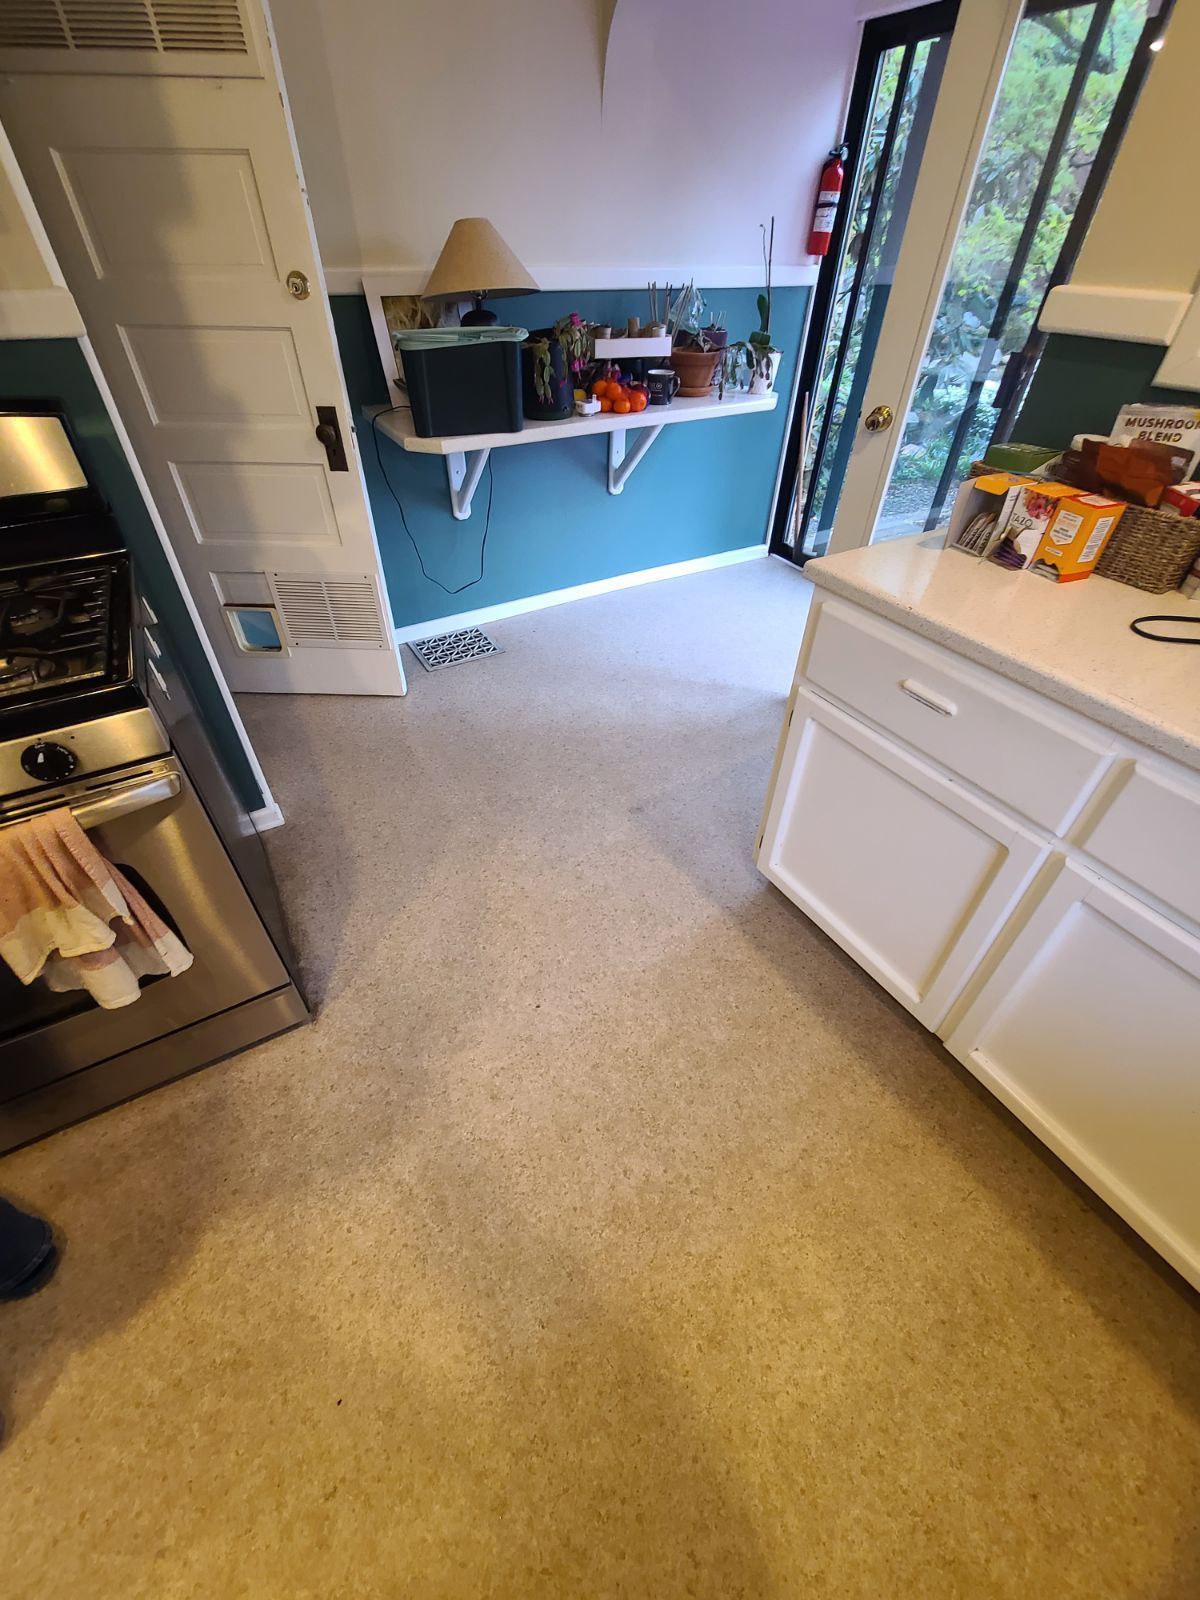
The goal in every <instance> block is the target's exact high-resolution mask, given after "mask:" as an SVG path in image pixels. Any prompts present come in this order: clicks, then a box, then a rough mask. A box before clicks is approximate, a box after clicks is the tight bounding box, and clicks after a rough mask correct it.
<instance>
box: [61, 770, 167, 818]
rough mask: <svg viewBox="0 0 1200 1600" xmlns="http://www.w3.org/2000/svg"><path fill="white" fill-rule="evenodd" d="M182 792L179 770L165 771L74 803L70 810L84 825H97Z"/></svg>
mask: <svg viewBox="0 0 1200 1600" xmlns="http://www.w3.org/2000/svg"><path fill="white" fill-rule="evenodd" d="M178 793H179V775H178V773H174V772H168V773H164V774H163V776H162V777H159V778H151V780H150V782H149V783H135V784H131V785H130V786H129V787H128V788H126V789H116V790H114V791H113V792H112V793H110V794H106V795H103V796H101V797H100V799H98V800H88V801H85V802H84V804H83V805H78V806H72V807H71V813H72V815H73V816H74V818H75V821H76V822H77V823H78V824H79V826H80V827H81V828H97V827H99V826H100V824H101V823H104V822H115V821H116V819H117V818H118V817H127V816H129V815H130V813H131V812H134V811H144V810H145V809H146V807H147V806H157V805H161V804H162V803H163V801H164V800H174V798H175V796H176V795H177V794H178Z"/></svg>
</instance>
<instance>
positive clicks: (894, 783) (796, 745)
mask: <svg viewBox="0 0 1200 1600" xmlns="http://www.w3.org/2000/svg"><path fill="white" fill-rule="evenodd" d="M1045 855H1046V846H1045V845H1044V844H1043V843H1042V842H1041V841H1040V840H1039V839H1038V838H1037V837H1036V836H1035V835H1033V834H1032V833H1030V832H1027V831H1026V830H1025V829H1024V828H1023V827H1022V826H1021V824H1020V823H1018V822H1017V821H1016V820H1015V819H1014V818H1012V817H1010V816H1008V815H1006V814H1005V813H1004V812H1003V811H1001V810H1000V809H999V808H997V807H995V806H991V805H989V804H987V803H986V802H984V801H982V800H980V799H978V798H976V797H975V796H973V795H971V794H969V793H968V792H967V791H966V790H965V789H964V788H963V787H962V785H961V784H956V783H954V782H953V781H951V780H950V779H948V778H946V777H943V776H942V775H941V774H940V773H939V772H937V771H936V770H935V769H934V768H933V767H931V766H929V765H927V764H925V763H923V762H921V761H918V760H917V759H915V758H914V757H912V756H911V755H909V754H908V753H907V752H905V751H902V750H900V749H899V748H898V747H897V746H895V745H893V744H892V743H891V741H890V740H888V739H886V738H884V737H883V736H882V735H880V734H878V733H876V732H875V731H874V730H873V729H871V728H868V727H866V726H865V725H864V724H863V723H861V722H859V721H858V720H857V719H856V718H853V717H850V716H847V715H846V714H845V713H844V712H842V711H840V710H838V709H837V708H835V707H834V706H831V705H829V704H828V703H827V702H825V701H824V700H822V699H820V698H819V697H818V696H816V695H813V694H811V693H809V692H808V691H806V690H804V689H800V690H798V691H797V694H796V697H795V702H794V709H793V715H792V722H791V726H790V728H789V729H788V734H787V739H786V742H785V747H784V751H783V754H782V758H781V763H780V777H779V781H778V782H777V783H776V786H775V791H774V794H773V798H772V802H771V805H770V807H769V810H768V814H767V819H766V826H765V830H764V834H763V839H762V844H761V847H760V851H759V866H760V868H761V869H762V871H763V872H764V873H765V874H766V875H767V877H769V878H770V879H771V880H772V881H773V882H774V883H776V884H777V885H778V886H779V888H781V889H782V890H783V892H784V893H785V894H786V895H787V896H788V897H789V898H790V899H792V900H794V901H795V902H796V904H797V905H798V906H800V907H801V909H802V910H804V911H805V912H806V913H807V914H808V916H809V917H811V918H812V920H813V921H814V922H815V923H817V924H818V926H819V927H821V928H823V929H824V930H825V932H826V933H828V934H829V935H830V937H831V938H833V939H835V940H836V941H837V942H838V944H840V945H841V946H842V948H843V949H845V950H847V951H848V952H849V953H850V954H851V955H852V956H854V958H855V959H856V960H857V961H859V962H860V963H861V964H862V966H864V967H865V968H866V969H867V971H868V972H870V973H871V975H872V976H873V977H874V978H876V979H877V980H878V981H879V982H880V983H881V984H882V985H883V986H884V988H885V989H887V990H888V991H889V992H890V993H891V994H893V995H894V996H895V997H896V999H898V1000H899V1001H901V1003H902V1004H903V1005H905V1006H907V1007H908V1008H909V1010H910V1011H912V1012H913V1014H914V1015H915V1016H916V1017H918V1018H919V1019H920V1020H921V1021H922V1022H923V1023H925V1025H926V1026H927V1027H930V1028H936V1027H937V1026H938V1025H939V1023H940V1022H941V1021H942V1018H943V1017H944V1016H945V1014H946V1011H947V1009H948V1007H949V1006H950V1004H951V1002H952V1001H953V999H954V998H955V996H956V995H957V994H958V992H959V990H960V989H961V988H962V986H963V984H964V982H965V981H966V979H967V977H968V976H969V974H970V973H971V971H972V970H973V969H974V968H975V966H976V965H977V964H978V962H979V960H980V958H981V956H982V955H983V953H984V951H985V950H986V949H987V948H988V946H989V945H990V944H991V943H992V941H993V939H994V938H995V935H996V933H997V931H998V929H999V928H1000V926H1001V924H1002V923H1003V922H1004V920H1005V919H1006V917H1007V916H1008V915H1009V913H1010V912H1011V910H1012V909H1013V907H1014V906H1015V904H1016V903H1017V901H1018V899H1019V898H1020V896H1021V894H1022V893H1023V891H1024V890H1025V888H1026V887H1027V885H1028V884H1029V883H1030V882H1031V881H1032V879H1033V877H1034V874H1035V873H1036V871H1037V868H1038V866H1039V864H1040V863H1041V861H1042V860H1043V859H1044V857H1045Z"/></svg>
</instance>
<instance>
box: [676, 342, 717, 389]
mask: <svg viewBox="0 0 1200 1600" xmlns="http://www.w3.org/2000/svg"><path fill="white" fill-rule="evenodd" d="M720 359H721V352H720V351H719V350H672V351H671V366H672V367H673V368H674V370H675V371H676V372H677V373H678V374H679V392H680V394H681V395H688V396H690V397H691V398H692V399H693V400H705V399H707V398H708V395H709V393H710V391H711V389H712V385H713V378H714V377H715V376H716V371H717V362H718V361H720Z"/></svg>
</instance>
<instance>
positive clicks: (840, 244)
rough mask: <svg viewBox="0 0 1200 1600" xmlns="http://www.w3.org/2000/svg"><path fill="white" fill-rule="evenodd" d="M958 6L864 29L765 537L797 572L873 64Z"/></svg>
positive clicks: (950, 23)
mask: <svg viewBox="0 0 1200 1600" xmlns="http://www.w3.org/2000/svg"><path fill="white" fill-rule="evenodd" d="M959 4H960V0H932V3H931V4H928V5H923V6H917V7H915V8H913V9H910V10H908V11H896V12H891V13H889V14H888V15H887V16H882V17H872V18H870V19H869V20H868V21H866V22H864V23H863V27H862V35H861V40H860V43H859V50H858V60H857V62H856V64H855V68H854V81H853V83H852V85H851V88H850V99H849V101H848V103H847V107H846V120H845V125H844V128H843V132H842V140H841V142H842V143H843V144H844V145H845V146H846V148H847V150H848V151H849V154H848V156H847V158H846V163H845V175H844V184H843V190H842V193H843V195H844V196H845V200H844V203H843V204H842V205H840V206H839V207H838V211H837V216H836V217H835V218H834V224H833V233H832V235H831V236H830V241H829V249H828V250H827V251H826V253H825V255H824V257H823V258H822V261H821V265H820V268H819V270H818V273H817V281H816V285H815V287H814V288H813V291H812V309H811V310H810V312H809V317H808V335H807V338H806V340H805V344H804V349H803V350H802V351H801V356H800V371H799V373H798V375H797V380H796V393H797V395H798V396H799V397H800V403H799V404H798V405H797V406H796V408H795V410H794V412H793V415H792V419H791V425H790V427H789V430H788V435H787V438H786V440H785V442H784V447H783V472H782V476H781V478H780V483H779V492H778V494H777V496H776V500H775V515H774V517H773V519H772V525H771V530H770V536H769V542H770V549H771V554H772V555H776V556H785V557H786V558H787V559H788V560H789V561H794V562H796V563H797V564H798V565H800V566H803V564H804V562H805V561H806V560H808V557H807V556H805V555H803V554H802V553H801V551H800V536H799V529H800V527H801V519H800V518H795V519H794V523H793V512H792V502H793V499H794V497H795V494H796V488H797V485H798V483H799V480H800V475H801V469H802V467H803V464H804V457H805V453H806V450H807V444H808V431H809V422H810V418H811V410H812V407H811V399H812V395H813V393H814V391H815V389H816V386H817V378H818V376H819V374H820V368H821V363H822V360H823V358H824V354H825V343H826V340H827V339H828V337H829V325H830V321H831V320H832V317H833V307H834V298H835V292H836V289H837V281H838V277H839V276H840V271H841V260H842V251H843V249H844V248H845V244H846V233H847V231H848V229H849V227H850V220H851V218H852V216H853V214H854V207H855V203H856V201H857V196H858V183H859V178H860V176H861V168H862V155H863V140H864V138H865V135H866V131H867V123H868V120H869V118H870V115H871V109H872V105H873V102H874V99H875V86H876V81H877V79H878V76H879V63H880V61H881V59H882V57H883V56H884V55H885V54H886V53H887V51H889V50H893V49H895V48H896V47H897V46H899V45H907V44H919V43H920V42H921V40H922V39H926V38H931V37H932V36H933V35H935V34H938V33H945V32H952V31H953V29H954V25H955V21H956V19H957V16H958V8H959ZM793 525H794V527H795V529H796V530H797V540H796V544H795V546H794V547H793V546H792V545H789V544H788V543H787V534H788V532H789V530H790V528H791V527H792V526H793Z"/></svg>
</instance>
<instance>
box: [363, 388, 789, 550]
mask: <svg viewBox="0 0 1200 1600" xmlns="http://www.w3.org/2000/svg"><path fill="white" fill-rule="evenodd" d="M778 404H779V396H778V395H777V394H764V395H748V394H741V393H738V394H730V395H727V396H726V398H725V399H724V400H708V399H703V400H690V399H675V400H672V401H671V403H670V405H667V406H647V407H646V409H645V411H635V412H630V414H629V415H628V416H617V415H616V414H615V413H614V412H611V411H603V412H601V413H600V415H599V416H597V417H578V416H572V417H566V418H564V420H563V421H561V422H526V424H525V426H524V427H523V428H522V429H521V430H520V431H519V432H517V433H458V434H439V435H437V436H436V437H434V438H429V439H423V438H421V437H420V436H419V435H418V434H417V433H415V432H414V431H413V422H412V413H411V412H410V411H409V410H408V408H407V407H404V408H403V409H401V408H396V407H391V408H389V407H387V406H365V407H364V408H363V410H364V414H365V415H366V416H367V418H368V419H370V420H371V422H372V423H373V425H375V426H377V427H378V429H379V431H380V433H385V434H387V436H388V438H389V439H391V440H393V441H394V442H395V443H396V444H398V445H400V446H401V447H402V448H403V449H405V450H409V451H411V452H412V453H413V454H415V455H423V456H444V457H445V458H446V478H447V482H448V484H449V488H450V508H451V510H452V511H453V513H454V516H455V517H456V518H457V520H458V521H459V522H463V521H465V520H466V519H467V517H469V516H470V515H471V501H472V499H473V498H474V494H475V490H476V488H477V487H478V484H479V480H480V477H481V476H482V475H483V469H484V467H485V466H486V465H487V459H488V456H489V455H490V453H491V452H492V451H493V450H500V449H509V448H512V447H515V446H518V445H528V444H548V443H550V441H551V440H555V439H578V438H584V437H587V436H589V435H592V434H597V433H600V434H607V435H608V492H609V494H620V493H621V491H622V489H624V487H625V485H626V484H627V483H628V481H629V479H630V477H631V476H632V475H633V471H634V469H635V468H636V466H637V465H638V463H639V462H640V461H641V460H642V459H643V457H644V456H645V454H646V452H647V450H649V448H650V446H651V445H652V444H653V443H654V441H655V439H657V438H658V436H659V434H660V433H661V432H662V430H663V429H664V428H666V427H670V426H672V425H674V424H677V423H681V422H708V421H712V420H713V419H715V418H717V417H742V416H747V415H748V414H750V413H752V412H759V411H774V409H775V407H776V406H777V405H778ZM630 433H640V434H641V438H639V439H637V440H635V441H634V443H633V444H631V445H628V444H627V439H626V436H627V435H628V434H630Z"/></svg>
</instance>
